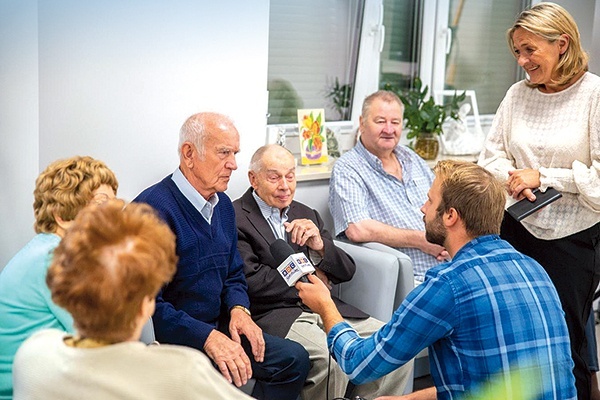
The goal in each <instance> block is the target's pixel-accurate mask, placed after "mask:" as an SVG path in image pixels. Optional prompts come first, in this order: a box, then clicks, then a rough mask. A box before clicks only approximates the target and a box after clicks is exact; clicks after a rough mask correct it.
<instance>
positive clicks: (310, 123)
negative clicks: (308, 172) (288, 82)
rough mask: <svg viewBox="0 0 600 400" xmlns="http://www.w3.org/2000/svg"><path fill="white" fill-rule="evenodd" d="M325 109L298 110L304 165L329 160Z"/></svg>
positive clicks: (301, 161) (301, 154)
mask: <svg viewBox="0 0 600 400" xmlns="http://www.w3.org/2000/svg"><path fill="white" fill-rule="evenodd" d="M324 125H325V110H324V109H322V108H318V109H300V110H298V132H299V135H298V137H299V140H300V163H301V164H302V165H310V164H322V163H325V162H327V160H328V154H327V137H326V135H325V127H324Z"/></svg>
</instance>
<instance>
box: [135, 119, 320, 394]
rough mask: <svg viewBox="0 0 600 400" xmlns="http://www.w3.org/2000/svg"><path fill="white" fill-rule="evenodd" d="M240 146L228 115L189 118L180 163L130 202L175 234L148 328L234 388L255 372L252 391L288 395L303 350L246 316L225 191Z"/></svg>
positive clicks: (304, 359) (296, 383)
mask: <svg viewBox="0 0 600 400" xmlns="http://www.w3.org/2000/svg"><path fill="white" fill-rule="evenodd" d="M239 143H240V138H239V133H238V131H237V129H236V128H235V126H234V125H233V123H232V121H231V120H230V119H229V118H228V117H226V116H224V115H221V114H216V113H199V114H195V115H192V116H191V117H190V118H188V120H187V121H186V122H185V123H184V124H183V126H182V128H181V131H180V136H179V158H180V164H179V168H177V169H176V170H175V172H173V173H172V174H170V175H169V176H167V177H166V178H164V179H163V180H162V181H160V182H159V183H157V184H155V185H153V186H151V187H149V188H148V189H146V190H144V191H143V192H142V193H141V194H140V195H139V196H138V197H137V198H136V199H135V200H134V201H138V202H144V203H148V204H150V205H151V206H152V207H154V208H155V209H156V210H157V211H158V213H159V214H160V216H161V217H162V218H163V219H164V220H165V221H166V222H167V224H168V225H169V226H170V227H171V230H172V231H173V232H174V233H175V235H176V237H177V254H178V256H179V261H178V264H177V272H176V273H175V276H174V277H173V280H172V281H171V282H170V283H168V284H167V285H166V286H165V287H164V288H163V289H162V290H161V291H160V292H159V294H158V296H157V299H156V311H155V314H154V317H153V320H154V328H155V330H156V337H157V339H158V340H159V341H161V342H164V343H173V344H179V345H185V346H190V347H194V348H196V349H199V350H201V351H204V352H205V353H206V354H207V355H208V356H209V357H210V358H211V359H212V361H213V362H214V363H215V364H216V366H217V367H218V368H219V370H220V371H221V373H222V374H223V375H224V376H225V377H226V378H227V379H228V380H229V381H230V382H233V383H235V385H236V386H241V385H243V384H245V383H246V382H247V380H248V379H249V378H250V377H254V378H255V379H256V381H257V383H256V385H255V387H254V391H253V393H252V396H254V397H256V398H258V399H290V400H293V399H296V398H297V397H298V395H299V393H300V391H301V389H302V387H303V385H304V381H305V379H306V375H307V374H308V370H309V368H310V363H309V360H308V353H307V352H306V350H304V348H303V347H302V346H301V345H299V344H298V343H296V342H293V341H290V340H286V339H281V338H277V337H274V336H270V335H268V334H266V333H263V332H262V330H261V329H260V328H259V327H258V326H257V325H256V324H255V323H254V321H253V320H252V318H251V315H250V311H249V310H248V308H249V307H250V302H249V300H248V294H247V284H246V280H245V277H244V271H243V262H242V259H241V257H240V254H239V252H238V250H237V230H236V225H235V214H234V210H233V206H232V204H231V200H230V199H229V197H228V196H227V195H226V194H224V193H223V192H224V191H225V190H226V189H227V186H228V183H229V179H230V177H231V173H232V172H233V171H234V170H235V169H237V164H236V161H235V155H236V154H237V152H238V151H239V146H240V145H239Z"/></svg>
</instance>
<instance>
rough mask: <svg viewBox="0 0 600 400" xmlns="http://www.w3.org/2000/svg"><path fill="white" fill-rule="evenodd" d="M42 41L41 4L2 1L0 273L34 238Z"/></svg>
mask: <svg viewBox="0 0 600 400" xmlns="http://www.w3.org/2000/svg"><path fill="white" fill-rule="evenodd" d="M37 38H38V27H37V2H36V1H31V0H0V269H2V268H3V267H4V265H5V264H6V262H7V261H8V259H9V258H10V257H11V256H12V255H13V254H14V253H15V252H16V250H17V249H19V248H20V247H21V246H23V245H24V244H25V243H26V242H27V241H28V240H29V239H30V238H31V236H32V235H33V212H32V203H33V195H32V192H33V187H34V181H35V178H36V177H37V175H38V173H39V170H38V154H39V153H38V149H39V146H38V143H39V142H38V127H39V121H38V120H39V118H38V74H37V72H38V70H37V57H38V53H37V47H38V46H37Z"/></svg>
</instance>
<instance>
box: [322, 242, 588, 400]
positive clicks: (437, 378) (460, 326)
mask: <svg viewBox="0 0 600 400" xmlns="http://www.w3.org/2000/svg"><path fill="white" fill-rule="evenodd" d="M327 344H328V346H329V350H330V352H331V353H332V354H333V356H334V357H335V359H336V360H337V362H338V365H339V366H340V368H342V370H343V371H344V372H346V373H347V374H348V376H349V377H350V379H352V381H353V382H354V383H356V384H363V383H365V382H371V381H373V380H375V379H377V378H379V377H381V376H383V375H386V374H387V373H389V372H391V371H393V370H395V369H396V368H398V367H399V366H401V365H404V364H405V363H407V362H408V361H410V360H411V359H412V358H413V357H414V356H415V355H416V354H417V353H418V352H419V351H420V350H421V349H422V348H424V347H429V358H430V365H431V376H432V378H433V381H434V383H435V386H436V388H437V396H438V397H437V398H438V399H462V398H464V395H465V394H466V393H468V394H470V395H472V396H474V398H478V399H479V398H484V397H481V395H479V396H478V390H480V389H481V387H480V386H481V384H482V383H485V382H488V381H490V380H491V379H495V378H497V377H498V376H500V377H503V378H504V379H505V381H506V382H507V383H508V384H509V385H507V386H511V385H513V386H512V389H513V390H515V392H514V393H517V390H533V391H534V392H535V394H537V395H536V396H533V397H523V398H535V399H555V400H556V399H561V400H565V399H574V398H575V397H576V392H575V378H574V376H573V372H572V370H573V360H572V359H571V347H570V342H569V333H568V331H567V324H566V322H565V318H564V312H563V311H562V307H561V304H560V300H559V298H558V294H557V292H556V289H555V288H554V285H553V284H552V281H550V278H549V277H548V274H546V272H545V271H544V269H543V268H542V267H541V266H540V265H539V264H538V263H537V262H536V261H534V260H533V259H532V258H530V257H527V256H525V255H523V254H521V253H518V252H517V251H516V250H515V249H514V248H513V247H512V246H511V245H510V244H508V242H506V241H504V240H501V239H500V237H499V236H497V235H488V236H482V237H479V238H477V239H474V240H472V241H471V242H469V243H467V244H466V245H465V246H464V247H463V248H461V249H460V250H459V251H458V253H457V254H456V255H455V257H454V259H453V260H452V261H451V262H448V263H444V264H441V265H438V266H436V267H433V268H431V269H430V270H429V271H428V272H427V275H426V278H425V282H424V283H423V284H421V285H419V286H417V287H416V288H415V289H414V290H413V291H412V292H411V293H409V294H408V296H407V297H406V299H405V300H404V301H403V302H402V304H401V305H400V307H399V308H398V309H397V310H396V312H395V313H394V314H393V315H392V319H391V321H390V322H388V323H387V324H386V325H384V326H383V327H382V328H380V329H379V330H378V331H377V332H375V334H374V335H372V336H371V337H369V338H364V339H363V338H361V337H360V336H359V335H358V334H357V333H356V331H355V330H354V329H352V327H351V326H350V325H349V324H348V323H346V322H340V323H338V324H336V325H335V326H334V327H333V328H332V330H331V331H330V332H329V334H328V336H327ZM517 371H518V372H519V373H521V374H523V375H522V376H523V377H524V381H521V382H520V383H521V384H523V386H524V387H520V386H519V382H518V381H517V380H515V381H512V382H511V379H513V375H511V373H516V372H517ZM503 388H504V387H503Z"/></svg>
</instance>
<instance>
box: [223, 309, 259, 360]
mask: <svg viewBox="0 0 600 400" xmlns="http://www.w3.org/2000/svg"><path fill="white" fill-rule="evenodd" d="M230 314H231V320H230V321H229V333H230V334H231V339H232V340H233V341H234V342H236V343H242V340H241V338H240V335H245V336H246V338H247V339H248V341H249V342H250V346H252V354H253V355H254V359H255V360H256V362H263V361H264V358H265V337H264V336H263V333H262V329H260V328H259V327H258V325H256V323H255V322H254V321H253V320H252V318H251V317H250V316H249V315H248V314H246V313H245V312H244V311H243V310H240V309H238V308H234V309H232V310H231V313H230Z"/></svg>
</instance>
